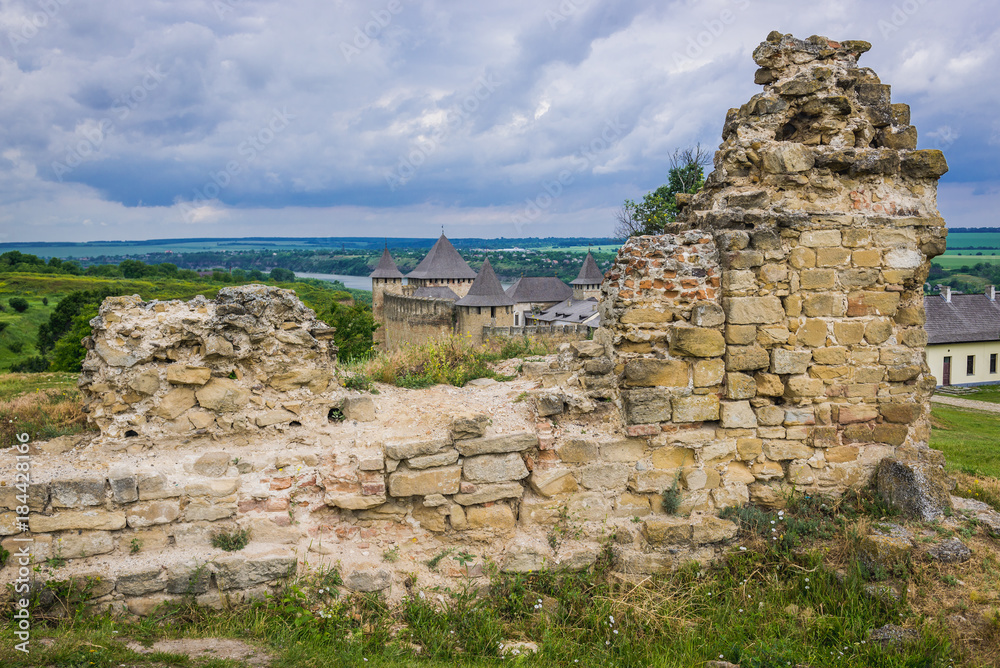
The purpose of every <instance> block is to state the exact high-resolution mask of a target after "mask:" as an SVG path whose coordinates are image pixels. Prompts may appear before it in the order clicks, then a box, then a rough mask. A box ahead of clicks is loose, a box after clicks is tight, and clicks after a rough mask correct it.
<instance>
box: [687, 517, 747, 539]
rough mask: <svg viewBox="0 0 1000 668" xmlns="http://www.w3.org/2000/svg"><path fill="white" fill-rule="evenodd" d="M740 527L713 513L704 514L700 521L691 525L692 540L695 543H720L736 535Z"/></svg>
mask: <svg viewBox="0 0 1000 668" xmlns="http://www.w3.org/2000/svg"><path fill="white" fill-rule="evenodd" d="M738 532H739V527H738V526H737V525H736V524H735V523H733V522H730V521H729V520H724V519H721V518H719V517H713V516H712V515H703V516H702V517H701V519H700V521H697V522H694V523H693V526H692V527H691V542H692V543H694V544H695V545H706V544H708V543H719V542H722V541H724V540H731V539H733V538H735V537H736V534H737V533H738Z"/></svg>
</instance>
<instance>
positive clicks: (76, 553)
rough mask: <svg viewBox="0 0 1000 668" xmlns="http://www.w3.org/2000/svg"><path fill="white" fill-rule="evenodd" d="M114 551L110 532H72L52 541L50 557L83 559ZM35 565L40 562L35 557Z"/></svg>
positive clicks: (113, 542)
mask: <svg viewBox="0 0 1000 668" xmlns="http://www.w3.org/2000/svg"><path fill="white" fill-rule="evenodd" d="M114 549H115V541H114V538H113V537H112V533H111V532H110V531H73V532H67V533H63V534H61V535H59V536H56V537H53V539H52V546H51V550H52V555H53V556H56V557H61V558H63V559H84V558H86V557H93V556H95V555H98V554H108V553H109V552H113V551H114ZM35 561H36V563H37V562H38V561H40V560H39V559H38V557H37V555H36V558H35Z"/></svg>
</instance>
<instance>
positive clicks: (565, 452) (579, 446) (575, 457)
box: [556, 438, 599, 464]
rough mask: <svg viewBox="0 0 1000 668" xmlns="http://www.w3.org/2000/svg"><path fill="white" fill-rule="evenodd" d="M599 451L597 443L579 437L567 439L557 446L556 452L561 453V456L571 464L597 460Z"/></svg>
mask: <svg viewBox="0 0 1000 668" xmlns="http://www.w3.org/2000/svg"><path fill="white" fill-rule="evenodd" d="M598 452H599V450H598V446H597V443H594V442H593V441H585V440H583V439H579V438H571V439H567V440H565V441H563V442H561V443H560V444H559V445H557V446H556V454H558V455H559V458H560V459H561V460H563V461H564V462H567V463H571V464H585V463H587V462H592V461H596V460H597V458H598Z"/></svg>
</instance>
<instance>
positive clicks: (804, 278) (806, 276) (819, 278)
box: [799, 269, 837, 290]
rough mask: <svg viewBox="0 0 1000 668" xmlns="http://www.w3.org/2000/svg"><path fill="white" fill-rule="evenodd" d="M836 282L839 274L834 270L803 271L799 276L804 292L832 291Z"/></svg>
mask: <svg viewBox="0 0 1000 668" xmlns="http://www.w3.org/2000/svg"><path fill="white" fill-rule="evenodd" d="M836 282H837V272H835V271H834V270H833V269H803V270H802V273H801V274H800V275H799V286H800V287H801V288H802V289H803V290H830V289H832V288H833V286H834V285H835V284H836Z"/></svg>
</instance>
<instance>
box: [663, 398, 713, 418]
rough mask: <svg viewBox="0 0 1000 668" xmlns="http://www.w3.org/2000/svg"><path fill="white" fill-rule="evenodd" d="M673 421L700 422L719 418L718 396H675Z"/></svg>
mask: <svg viewBox="0 0 1000 668" xmlns="http://www.w3.org/2000/svg"><path fill="white" fill-rule="evenodd" d="M673 408H674V417H673V420H674V422H701V421H703V420H718V419H719V397H717V396H716V395H714V394H708V395H697V396H691V397H675V398H674V401H673Z"/></svg>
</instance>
